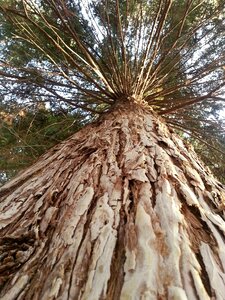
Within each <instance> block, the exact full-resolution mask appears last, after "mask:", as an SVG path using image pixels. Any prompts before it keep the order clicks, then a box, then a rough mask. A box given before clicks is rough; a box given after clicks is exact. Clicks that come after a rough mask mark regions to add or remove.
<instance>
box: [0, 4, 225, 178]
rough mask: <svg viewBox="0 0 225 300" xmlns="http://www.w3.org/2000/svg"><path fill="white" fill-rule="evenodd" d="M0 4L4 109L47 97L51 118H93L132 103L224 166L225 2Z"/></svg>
mask: <svg viewBox="0 0 225 300" xmlns="http://www.w3.org/2000/svg"><path fill="white" fill-rule="evenodd" d="M0 8H1V49H2V53H1V57H0V59H1V61H0V75H1V78H0V80H1V82H0V84H1V94H2V100H1V101H2V103H3V105H5V103H12V104H13V103H15V102H16V103H17V104H18V103H19V104H20V105H22V106H23V107H26V106H27V105H31V104H32V105H34V106H35V105H36V104H37V103H39V104H40V103H45V105H47V106H48V107H49V108H50V110H51V111H52V112H53V113H52V114H53V115H54V114H56V112H57V111H60V110H65V109H66V110H68V111H70V112H72V113H71V114H72V115H73V114H76V113H77V110H78V112H79V113H85V116H84V118H89V119H91V120H92V119H93V118H95V117H96V116H97V115H99V114H101V113H103V112H105V111H107V110H109V109H110V107H111V106H113V105H114V104H115V103H117V102H123V101H125V100H129V99H130V100H131V99H135V100H136V101H142V102H144V103H146V104H148V105H150V106H151V107H152V108H153V109H154V110H155V111H156V112H157V113H158V114H159V115H161V116H163V117H164V118H165V119H166V120H167V122H168V123H169V124H170V125H171V126H172V127H174V128H175V129H176V130H178V131H180V132H183V134H184V137H186V138H188V139H189V140H190V138H191V139H194V144H195V145H196V146H197V148H198V149H199V151H200V152H201V153H203V157H204V155H205V157H206V161H207V162H208V163H209V165H211V166H212V167H215V165H216V164H217V165H218V163H217V162H218V161H217V162H215V161H214V163H213V164H210V157H211V156H212V155H211V152H213V151H214V150H215V151H216V149H219V152H218V151H217V152H213V153H220V154H218V155H215V154H213V155H214V156H217V158H216V159H218V160H219V161H223V151H224V149H225V146H224V124H223V122H222V119H221V118H220V116H219V112H220V111H221V110H222V109H223V107H224V100H225V98H224V96H223V95H224V85H225V78H224V72H225V67H224V66H225V54H224V53H225V51H224V50H225V35H224V29H225V21H224V13H225V4H224V1H222V0H221V1H220V0H210V1H209V0H207V1H200V0H174V1H172V0H165V1H158V0H153V1H150V0H141V1H139V0H113V1H112V0H98V1H91V0H89V1H76V0H74V1H70V0H57V1H55V0H54V1H53V0H45V1H40V0H38V1H35V0H23V1H10V0H8V1H1V2H0ZM87 116H89V117H87ZM23 120H24V119H23ZM17 121H18V120H17ZM34 136H35V135H34ZM209 149H211V150H209ZM213 149H214V150H213ZM220 172H221V168H220ZM220 172H219V173H220Z"/></svg>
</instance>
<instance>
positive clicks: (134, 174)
mask: <svg viewBox="0 0 225 300" xmlns="http://www.w3.org/2000/svg"><path fill="white" fill-rule="evenodd" d="M0 199H1V202H0V237H1V240H0V261H1V266H0V276H1V277H0V279H1V282H0V299H2V300H11V299H18V300H21V299H26V300H31V299H32V300H36V299H40V300H47V299H48V300H49V299H83V300H84V299H90V300H95V299H113V300H114V299H115V300H117V299H127V300H128V299H129V300H136V299H137V300H138V299H182V300H185V299H190V300H194V299H202V300H207V299H221V300H222V299H224V297H225V296H224V295H225V273H224V270H225V221H224V216H225V214H224V204H225V199H224V192H223V187H222V185H220V184H219V183H218V182H217V181H216V180H215V179H214V178H213V176H212V174H211V173H210V171H209V170H208V169H207V168H205V167H204V166H203V163H202V162H201V161H199V160H198V158H197V156H196V154H195V153H194V151H193V150H192V149H191V148H190V147H188V146H185V145H184V144H183V142H182V141H181V140H180V139H179V137H178V136H177V135H176V134H174V133H173V132H172V131H171V130H169V129H168V128H167V126H166V125H165V124H164V121H163V120H161V119H160V118H159V117H157V116H156V115H155V114H154V112H152V111H151V110H150V109H149V108H145V107H142V106H138V105H137V104H127V105H123V107H122V106H121V107H120V106H118V107H117V108H115V109H114V110H112V111H111V112H110V113H108V114H105V115H104V116H102V118H101V119H100V120H98V121H96V122H95V123H94V124H91V125H88V126H86V127H85V128H83V129H82V130H81V131H79V132H78V133H76V134H75V135H74V136H72V137H71V138H70V139H68V140H66V141H65V142H64V143H61V144H60V145H58V146H56V147H55V148H53V149H51V150H50V151H49V152H48V153H46V154H45V155H44V156H42V157H41V158H40V159H39V161H38V162H37V163H36V164H35V165H34V166H32V167H30V168H29V169H28V170H26V171H25V172H24V173H23V174H21V175H20V176H18V177H16V178H15V179H14V180H12V181H11V182H9V183H8V184H6V185H5V186H4V187H2V188H1V190H0Z"/></svg>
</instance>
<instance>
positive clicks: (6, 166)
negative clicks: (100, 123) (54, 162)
mask: <svg viewBox="0 0 225 300" xmlns="http://www.w3.org/2000/svg"><path fill="white" fill-rule="evenodd" d="M1 113H2V114H1V116H0V149H1V151H0V184H2V183H4V182H5V181H7V180H8V179H10V178H11V177H12V176H14V175H15V174H16V173H17V172H18V171H19V170H21V169H23V168H25V167H26V166H29V165H30V164H32V163H33V162H34V161H35V160H36V159H37V158H38V157H39V156H40V155H41V154H43V153H44V152H45V151H47V150H48V149H49V148H51V147H52V146H54V145H55V144H57V143H59V142H60V141H62V140H64V139H66V138H68V137H69V136H71V135H72V134H73V133H74V132H76V131H77V130H79V129H80V128H81V127H82V126H83V125H84V124H85V121H84V120H83V118H84V116H83V115H81V114H78V113H68V112H63V111H62V112H60V111H56V112H53V111H50V110H47V109H44V108H40V107H39V108H35V109H34V108H33V109H30V110H28V111H26V110H25V109H21V110H20V111H17V113H15V112H12V111H11V112H10V113H9V112H7V111H3V110H2V111H1Z"/></svg>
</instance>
